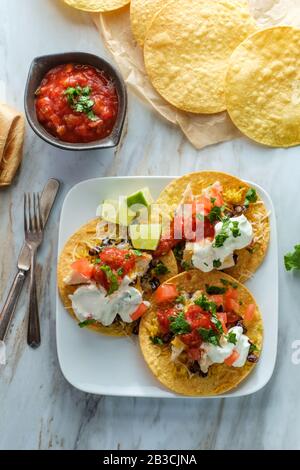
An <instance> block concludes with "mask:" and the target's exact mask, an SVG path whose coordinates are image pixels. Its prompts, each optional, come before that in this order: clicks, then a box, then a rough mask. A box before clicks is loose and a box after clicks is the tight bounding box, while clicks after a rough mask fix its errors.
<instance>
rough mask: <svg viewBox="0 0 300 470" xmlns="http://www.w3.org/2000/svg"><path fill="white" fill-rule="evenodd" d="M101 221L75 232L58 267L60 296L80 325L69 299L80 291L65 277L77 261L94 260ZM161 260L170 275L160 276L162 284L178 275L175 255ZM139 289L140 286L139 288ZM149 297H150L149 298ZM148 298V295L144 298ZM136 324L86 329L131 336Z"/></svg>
mask: <svg viewBox="0 0 300 470" xmlns="http://www.w3.org/2000/svg"><path fill="white" fill-rule="evenodd" d="M100 220H101V219H99V218H97V219H93V220H91V221H90V222H88V223H87V224H86V225H84V226H83V227H81V228H80V229H79V230H78V231H77V232H75V233H74V234H73V235H72V236H71V238H69V240H68V241H67V243H66V245H65V247H64V249H63V250H62V252H61V254H60V257H59V260H58V267H57V285H58V290H59V294H60V297H61V300H62V303H63V305H64V307H65V308H66V310H67V311H68V312H69V314H70V315H71V316H72V317H73V318H74V320H75V321H76V322H77V323H78V318H77V317H76V315H75V313H74V311H73V309H72V302H71V300H70V298H69V296H70V295H72V294H74V292H75V290H77V289H78V287H79V286H78V285H77V286H67V285H66V284H65V283H64V279H65V277H66V276H67V275H68V274H69V273H70V267H71V264H72V263H73V262H74V261H76V259H80V258H87V259H92V257H91V256H89V249H90V248H92V247H93V246H95V244H96V245H97V244H99V242H100V239H99V237H97V233H96V232H97V225H98V224H99V222H100ZM160 260H161V261H162V262H163V263H164V264H165V266H166V267H167V268H168V270H169V273H168V274H165V275H163V276H158V277H159V280H160V282H161V283H162V282H165V281H166V280H167V279H169V278H170V277H173V276H175V275H176V274H177V273H178V268H177V262H176V259H175V256H174V255H173V253H169V254H167V255H165V256H163V257H161V258H160ZM137 288H138V286H137ZM148 297H149V296H148ZM144 298H145V299H146V298H147V295H145V296H144ZM135 325H136V323H135V322H134V323H124V322H122V321H119V322H118V321H117V322H115V323H113V324H112V325H111V326H103V325H101V324H99V323H96V324H95V325H88V326H87V327H86V328H88V329H90V330H92V331H95V332H98V333H102V334H105V335H108V336H129V335H131V334H132V332H133V329H134V328H135Z"/></svg>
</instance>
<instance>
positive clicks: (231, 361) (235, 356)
mask: <svg viewBox="0 0 300 470" xmlns="http://www.w3.org/2000/svg"><path fill="white" fill-rule="evenodd" d="M239 357H240V355H239V353H238V352H237V351H236V350H234V351H233V352H232V354H231V356H229V357H227V359H225V361H224V362H225V364H227V365H228V366H232V364H234V363H235V361H237V360H238V358H239Z"/></svg>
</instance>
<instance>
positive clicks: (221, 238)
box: [213, 217, 230, 248]
mask: <svg viewBox="0 0 300 470" xmlns="http://www.w3.org/2000/svg"><path fill="white" fill-rule="evenodd" d="M222 222H223V225H222V229H221V231H220V233H219V234H218V235H217V236H216V237H215V241H214V244H213V247H214V248H221V246H223V245H224V243H225V241H226V240H227V238H229V235H228V229H229V225H230V219H229V218H228V217H225V218H224V219H223V221H222Z"/></svg>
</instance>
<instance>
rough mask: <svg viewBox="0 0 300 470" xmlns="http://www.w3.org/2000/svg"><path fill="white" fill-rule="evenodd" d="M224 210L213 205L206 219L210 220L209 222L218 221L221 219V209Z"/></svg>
mask: <svg viewBox="0 0 300 470" xmlns="http://www.w3.org/2000/svg"><path fill="white" fill-rule="evenodd" d="M223 210H224V207H218V206H214V207H213V208H212V210H211V211H210V213H209V214H208V216H207V217H208V220H209V221H210V223H211V224H214V223H215V222H218V221H220V220H222V211H223Z"/></svg>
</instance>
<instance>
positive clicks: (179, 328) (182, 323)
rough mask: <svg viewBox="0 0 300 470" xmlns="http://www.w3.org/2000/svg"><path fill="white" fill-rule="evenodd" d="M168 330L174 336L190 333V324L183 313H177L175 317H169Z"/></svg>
mask: <svg viewBox="0 0 300 470" xmlns="http://www.w3.org/2000/svg"><path fill="white" fill-rule="evenodd" d="M170 330H171V331H172V333H174V335H184V334H186V333H190V331H191V327H190V324H189V323H188V322H187V321H186V319H185V316H184V312H179V313H178V315H177V317H170Z"/></svg>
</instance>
